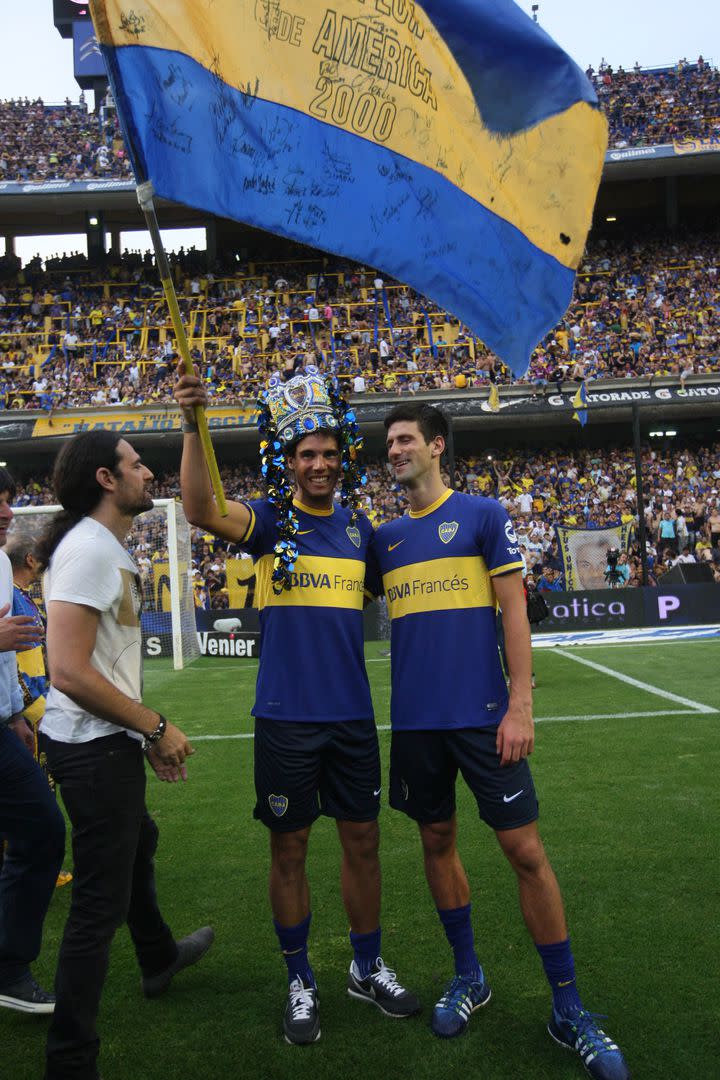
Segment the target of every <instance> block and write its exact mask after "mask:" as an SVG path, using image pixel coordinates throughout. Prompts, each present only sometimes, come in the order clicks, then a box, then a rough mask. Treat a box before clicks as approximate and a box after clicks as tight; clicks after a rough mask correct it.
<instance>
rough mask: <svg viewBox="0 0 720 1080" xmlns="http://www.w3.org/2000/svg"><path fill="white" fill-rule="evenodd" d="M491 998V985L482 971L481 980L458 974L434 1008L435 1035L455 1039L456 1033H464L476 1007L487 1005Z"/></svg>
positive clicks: (433, 1027) (431, 1024) (432, 1027)
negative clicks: (475, 980)
mask: <svg viewBox="0 0 720 1080" xmlns="http://www.w3.org/2000/svg"><path fill="white" fill-rule="evenodd" d="M489 1000H490V987H489V986H488V985H487V983H486V982H485V979H484V977H483V974H482V972H481V973H480V980H479V982H473V980H472V979H470V978H468V977H467V975H456V976H455V978H454V979H452V980H451V981H450V982H449V983H448V985H447V987H446V989H445V993H444V994H443V996H442V997H441V998H440V1000H439V1001H438V1003H437V1005H436V1006H435V1008H434V1009H433V1014H432V1019H431V1020H430V1028H431V1030H432V1033H433V1035H438V1036H439V1037H440V1038H441V1039H454V1038H455V1036H456V1035H462V1033H463V1031H464V1030H465V1028H466V1027H467V1026H468V1023H469V1021H470V1017H471V1015H472V1014H473V1013H474V1012H475V1010H476V1009H480V1008H482V1006H483V1005H487V1003H488V1001H489Z"/></svg>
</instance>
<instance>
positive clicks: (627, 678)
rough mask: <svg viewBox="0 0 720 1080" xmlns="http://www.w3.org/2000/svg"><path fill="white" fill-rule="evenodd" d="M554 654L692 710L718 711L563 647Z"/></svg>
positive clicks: (702, 711) (700, 711)
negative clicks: (567, 650)
mask: <svg viewBox="0 0 720 1080" xmlns="http://www.w3.org/2000/svg"><path fill="white" fill-rule="evenodd" d="M556 655H557V656H564V657H566V658H567V659H568V660H574V661H575V663H576V664H584V665H585V667H589V668H592V669H593V671H600V672H602V674H603V675H610V676H611V677H612V678H613V679H619V681H620V682H624V683H627V684H628V686H634V687H636V688H637V689H638V690H645V691H647V693H648V694H654V695H655V696H656V697H661V698H665V700H666V701H676V702H677V703H678V705H688V706H689V707H690V708H691V709H692V710H693V711H694V712H699V713H716V712H717V711H718V710H717V709H714V708H713V707H712V706H711V705H704V704H703V703H702V702H700V701H693V700H692V699H691V698H686V697H681V696H680V695H679V694H671V693H670V691H669V690H661V689H660V687H659V686H652V685H651V683H646V682H641V681H640V679H633V677H632V676H631V675H623V673H622V672H621V671H615V669H614V668H609V667H605V665H604V664H597V663H596V662H595V661H594V660H588V659H587V658H586V657H584V656H575V654H574V653H570V652H565V650H564V649H558V650H557V653H556Z"/></svg>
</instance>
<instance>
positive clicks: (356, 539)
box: [345, 525, 362, 548]
mask: <svg viewBox="0 0 720 1080" xmlns="http://www.w3.org/2000/svg"><path fill="white" fill-rule="evenodd" d="M345 532H346V533H347V534H348V539H349V540H350V542H351V543H353V544H354V545H355V547H356V548H359V547H360V544H361V542H362V537H361V536H360V530H359V529H358V527H357V526H356V525H348V527H347V529H346V530H345Z"/></svg>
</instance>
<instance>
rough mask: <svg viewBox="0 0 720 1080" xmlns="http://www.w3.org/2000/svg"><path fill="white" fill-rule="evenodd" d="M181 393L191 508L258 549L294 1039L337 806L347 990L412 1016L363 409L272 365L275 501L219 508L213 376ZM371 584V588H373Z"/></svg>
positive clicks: (276, 904)
mask: <svg viewBox="0 0 720 1080" xmlns="http://www.w3.org/2000/svg"><path fill="white" fill-rule="evenodd" d="M175 398H176V400H177V402H178V404H179V405H180V407H181V409H182V412H183V417H184V422H183V432H184V439H183V454H182V464H181V469H180V485H181V491H182V501H183V508H184V510H185V514H186V516H187V518H188V520H189V521H190V522H191V523H192V524H193V525H196V526H199V527H200V528H203V529H205V530H207V531H209V532H212V533H214V534H215V535H216V536H220V537H223V538H224V539H226V540H230V541H232V542H233V543H235V544H238V545H239V546H240V547H242V548H243V549H244V550H245V551H247V552H248V553H249V554H250V555H252V557H253V559H254V561H255V573H256V587H255V596H256V603H257V606H258V608H259V611H260V626H261V632H262V649H261V655H260V667H259V671H258V679H257V691H256V700H255V705H254V707H253V709H252V713H253V715H254V717H255V740H254V752H255V790H256V796H257V802H256V806H255V811H254V815H255V817H256V818H258V819H259V820H260V821H262V822H263V823H264V824H265V825H266V826H267V827H268V829H269V830H270V853H271V865H270V903H271V907H272V913H273V919H274V925H275V931H276V933H277V936H278V940H279V942H280V948H281V950H282V953H283V955H284V958H285V961H286V964H287V969H288V981H289V991H288V1000H287V1005H286V1009H285V1015H284V1020H283V1030H284V1034H285V1038H286V1040H287V1041H288V1042H290V1043H296V1044H301V1043H311V1042H316V1041H317V1039H319V1037H320V1019H319V1012H318V995H317V988H316V984H315V977H314V975H313V971H312V968H311V966H310V963H309V960H308V952H307V947H308V933H309V928H310V918H311V915H310V902H309V891H308V883H307V877H306V873H305V861H306V854H307V847H308V839H309V835H310V829H311V826H312V824H313V822H314V821H315V820H316V818H317V817H318V816H319V815H320V814H324V815H326V816H328V817H332V818H335V820H336V822H337V830H338V836H339V838H340V843H341V846H342V851H343V859H342V874H341V880H342V894H343V902H344V904H345V908H346V911H347V913H348V917H349V920H350V927H351V930H350V941H351V944H352V947H353V952H354V957H353V960H352V963H351V965H350V972H349V975H348V993H349V994H350V995H351V996H353V997H355V998H358V999H361V1000H364V1001H370V1002H372V1003H373V1004H375V1005H377V1006H378V1008H380V1009H381V1010H382V1011H383V1012H384V1013H385V1014H387V1015H389V1016H393V1017H406V1016H411V1015H413V1014H414V1013H416V1012H418V1011H419V1009H420V1005H419V1002H418V1000H417V998H416V997H415V996H414V994H412V993H410V992H409V991H408V990H405V989H404V988H403V987H402V986H401V985H400V983H399V982H398V981H397V978H396V976H395V973H394V972H393V971H391V970H390V969H389V968H388V967H387V966H386V965H385V963H384V962H383V960H382V959H381V948H380V941H381V935H380V863H379V857H378V848H379V831H378V823H377V817H378V813H379V809H380V788H381V779H380V757H379V751H378V742H377V732H376V729H375V721H374V717H373V708H372V701H371V698H370V688H369V684H368V678H367V673H366V670H365V662H364V651H363V620H362V610H363V604H364V599H365V595H366V572H367V568H366V556H367V551H368V546H369V543H370V538H371V536H372V526H371V525H370V523H369V521H368V520H367V518H366V517H365V515H364V514H362V513H360V512H359V511H358V510H357V509H356V507H355V499H356V495H355V492H356V489H358V488H360V487H361V486H362V484H363V483H364V482H365V478H364V474H363V472H362V470H361V469H360V467H359V464H358V461H357V458H356V450H357V449H358V448H359V446H360V439H359V438H358V435H357V424H356V422H355V417H354V415H353V413H352V412H351V411H350V410H349V409H348V408H347V406H346V404H345V403H344V401H343V400H342V398H341V397H340V395H339V394H338V392H337V390H336V389H335V388H334V386H332V385H328V384H326V382H325V380H324V379H323V377H322V376H321V375H320V373H319V372H318V370H317V368H315V367H312V366H310V367H308V368H307V369H306V371H305V373H303V374H302V375H296V376H295V377H293V378H291V379H290V380H289V381H288V382H283V381H282V379H281V378H280V376H273V377H272V378H271V380H270V383H269V385H268V388H267V390H266V391H265V392H264V393H263V394H262V395H261V398H260V403H259V404H260V420H259V427H260V455H261V462H262V467H261V471H262V474H263V477H264V479H265V483H266V485H267V493H268V494H267V498H265V499H258V500H254V501H252V502H232V501H228V513H227V516H226V517H222V516H221V515H220V513H219V511H218V509H217V507H216V505H215V502H214V499H213V495H212V489H211V484H210V478H209V474H208V470H207V466H206V463H205V458H204V455H203V451H202V446H201V441H200V438H199V436H198V433H197V427H196V424H195V414H194V406H196V405H202V406H205V404H206V393H205V388H204V386H203V384H202V382H201V380H200V379H199V378H197V377H196V376H188V375H185V374H183V369H182V367H181V369H180V378H179V380H178V382H177V384H176V388H175ZM340 480H341V481H342V482H341V498H340V502H336V501H335V498H334V495H335V489H336V487H337V485H338V481H340ZM368 585H369V586H370V588H369V590H368V591H369V593H370V594H371V595H372V593H373V592H374V591H377V590H376V589H375V590H373V588H372V583H371V582H368Z"/></svg>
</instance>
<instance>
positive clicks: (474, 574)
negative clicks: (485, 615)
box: [383, 555, 495, 619]
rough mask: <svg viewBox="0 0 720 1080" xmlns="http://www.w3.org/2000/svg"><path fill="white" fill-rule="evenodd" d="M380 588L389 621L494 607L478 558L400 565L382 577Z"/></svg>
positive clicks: (472, 556)
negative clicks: (385, 601)
mask: <svg viewBox="0 0 720 1080" xmlns="http://www.w3.org/2000/svg"><path fill="white" fill-rule="evenodd" d="M383 585H384V587H385V596H386V598H387V605H388V611H389V613H390V618H391V619H401V618H402V617H403V616H404V615H418V614H421V613H423V612H426V611H456V610H458V609H465V608H476V607H494V605H495V594H494V592H493V587H492V583H491V581H490V575H489V573H488V569H487V566H486V565H485V560H484V559H482V558H481V557H480V556H479V555H468V556H462V557H459V558H448V559H430V560H428V561H427V562H420V563H410V564H409V565H408V566H400V567H398V569H397V570H391V571H390V572H389V573H387V574H384V575H383Z"/></svg>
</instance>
